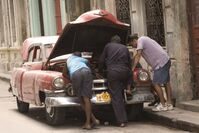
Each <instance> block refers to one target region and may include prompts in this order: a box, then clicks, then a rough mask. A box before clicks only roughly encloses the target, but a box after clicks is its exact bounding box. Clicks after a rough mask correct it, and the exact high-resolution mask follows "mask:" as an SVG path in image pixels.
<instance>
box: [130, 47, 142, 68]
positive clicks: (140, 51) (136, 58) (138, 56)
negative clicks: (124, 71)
mask: <svg viewBox="0 0 199 133" xmlns="http://www.w3.org/2000/svg"><path fill="white" fill-rule="evenodd" d="M141 53H142V50H141V49H139V50H137V53H136V55H135V57H134V58H133V68H132V71H133V70H134V69H135V67H136V66H137V64H138V62H139V61H140V58H141Z"/></svg>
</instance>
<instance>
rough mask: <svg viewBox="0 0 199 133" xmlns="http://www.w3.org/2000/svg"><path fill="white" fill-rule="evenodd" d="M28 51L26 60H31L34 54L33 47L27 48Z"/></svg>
mask: <svg viewBox="0 0 199 133" xmlns="http://www.w3.org/2000/svg"><path fill="white" fill-rule="evenodd" d="M28 53H29V54H28V62H32V60H33V55H34V47H33V48H31V49H30V50H29V52H28Z"/></svg>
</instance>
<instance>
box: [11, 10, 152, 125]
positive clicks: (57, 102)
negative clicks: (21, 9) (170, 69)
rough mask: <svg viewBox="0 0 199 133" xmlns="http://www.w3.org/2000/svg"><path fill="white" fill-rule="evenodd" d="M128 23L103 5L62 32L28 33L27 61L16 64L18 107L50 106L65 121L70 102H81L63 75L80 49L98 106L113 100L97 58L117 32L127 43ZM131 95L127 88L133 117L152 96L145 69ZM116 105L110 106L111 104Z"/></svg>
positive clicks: (51, 115)
mask: <svg viewBox="0 0 199 133" xmlns="http://www.w3.org/2000/svg"><path fill="white" fill-rule="evenodd" d="M128 31H129V25H128V24H125V23H122V22H120V21H118V20H117V19H116V18H115V17H114V16H113V15H112V14H110V13H108V12H107V11H104V10H94V11H90V12H86V13H84V14H82V15H81V16H79V17H78V18H77V19H76V20H75V21H73V22H70V23H68V24H67V25H66V26H65V28H64V30H63V32H62V34H61V35H60V36H59V37H58V36H47V37H35V38H28V39H26V40H25V41H24V43H23V48H22V56H23V64H22V66H21V67H20V68H14V70H13V72H12V77H11V81H10V85H11V88H12V93H13V95H14V96H15V97H16V101H17V107H18V110H19V112H21V113H27V112H28V111H29V104H34V105H36V106H45V110H46V119H47V122H48V123H49V124H51V125H59V124H63V123H64V120H65V117H64V116H65V111H66V110H67V107H72V106H80V104H79V101H78V98H77V97H76V96H75V94H74V93H73V88H72V86H71V82H70V80H69V79H67V78H64V77H63V76H62V70H63V67H64V64H65V62H66V60H67V58H68V56H69V55H70V54H71V53H72V52H74V51H81V52H82V55H83V57H84V58H87V59H89V61H90V63H91V69H92V70H93V78H94V80H93V88H92V90H93V97H92V99H91V100H92V103H93V104H94V106H103V105H110V103H111V100H110V95H109V89H108V87H107V81H106V77H104V76H103V75H101V74H100V73H99V71H98V59H99V57H100V55H101V53H102V51H103V48H104V46H105V45H106V44H107V43H108V42H109V40H110V38H111V37H112V36H113V35H115V34H117V35H119V36H120V37H121V39H122V43H123V44H125V42H126V39H127V34H128ZM132 80H133V85H132V94H133V95H132V96H131V97H127V95H126V94H125V93H124V97H125V102H126V105H127V113H128V118H129V119H133V117H135V116H136V115H138V114H139V113H140V112H141V111H142V109H143V103H144V102H149V101H153V99H154V98H153V95H152V94H151V92H150V88H151V80H150V77H149V74H148V72H147V71H146V70H144V69H142V68H137V69H136V70H135V71H134V72H133V79H132ZM110 106H111V105H110Z"/></svg>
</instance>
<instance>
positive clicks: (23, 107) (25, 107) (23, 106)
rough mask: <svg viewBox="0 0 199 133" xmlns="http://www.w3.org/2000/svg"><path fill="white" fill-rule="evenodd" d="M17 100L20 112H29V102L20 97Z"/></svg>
mask: <svg viewBox="0 0 199 133" xmlns="http://www.w3.org/2000/svg"><path fill="white" fill-rule="evenodd" d="M16 101H17V108H18V110H19V112H20V113H28V111H29V103H26V102H23V101H20V100H19V99H18V98H16Z"/></svg>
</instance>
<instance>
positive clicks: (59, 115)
mask: <svg viewBox="0 0 199 133" xmlns="http://www.w3.org/2000/svg"><path fill="white" fill-rule="evenodd" d="M45 110H46V120H47V122H48V124H50V125H54V126H55V125H62V124H64V122H65V116H66V113H65V108H63V107H48V106H45Z"/></svg>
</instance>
